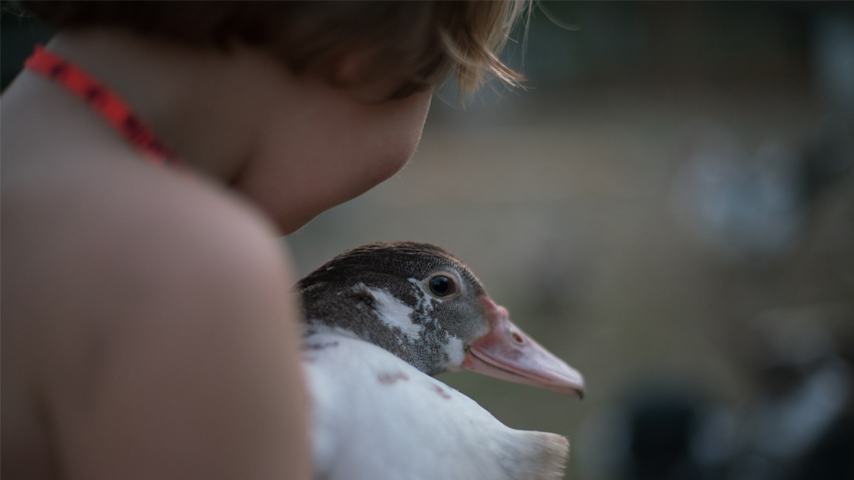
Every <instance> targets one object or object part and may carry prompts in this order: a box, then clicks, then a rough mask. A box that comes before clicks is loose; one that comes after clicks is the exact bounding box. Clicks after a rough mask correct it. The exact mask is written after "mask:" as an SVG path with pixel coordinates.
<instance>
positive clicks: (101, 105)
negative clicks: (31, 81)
mask: <svg viewBox="0 0 854 480" xmlns="http://www.w3.org/2000/svg"><path fill="white" fill-rule="evenodd" d="M24 67H26V68H27V69H29V70H31V71H33V72H36V73H39V74H41V75H44V76H45V77H47V78H49V79H51V80H53V81H54V82H56V83H57V85H60V86H62V87H65V88H66V89H67V90H69V91H70V92H71V93H73V94H74V95H75V96H77V97H78V98H80V99H81V100H83V101H84V102H86V103H87V104H88V105H89V106H91V107H92V108H93V109H94V110H95V111H96V112H98V113H100V114H101V116H103V117H104V118H105V119H106V120H107V122H109V123H110V125H112V126H113V127H114V128H115V129H116V130H117V131H118V132H119V133H120V134H121V135H122V136H123V137H125V138H126V139H127V140H128V141H130V142H131V143H132V144H133V145H134V146H135V147H136V148H137V149H139V150H140V151H141V152H142V153H143V154H144V155H145V157H146V158H148V159H149V160H151V161H152V162H154V163H160V164H170V165H177V164H179V163H181V160H180V158H179V157H178V156H177V155H175V153H173V152H172V151H171V150H169V149H168V148H167V147H166V146H165V145H163V143H161V142H160V141H159V140H158V139H157V137H156V136H155V135H154V132H153V131H152V130H151V128H149V127H148V125H146V124H145V122H143V121H142V120H141V119H140V118H139V117H137V116H136V114H134V113H133V111H132V110H131V108H130V106H129V105H128V104H127V103H125V101H124V100H122V99H121V97H119V96H118V95H117V94H116V93H115V92H113V91H112V90H110V89H109V88H108V87H107V86H106V85H104V84H103V83H101V82H100V81H98V80H97V79H96V78H95V77H93V76H91V75H89V74H88V73H86V72H85V71H83V70H82V69H81V68H80V67H77V66H76V65H74V64H72V63H71V62H69V61H67V60H65V59H63V58H62V57H60V56H58V55H56V54H54V53H52V52H48V51H47V50H45V49H44V48H42V47H41V46H40V45H38V46H36V48H35V51H34V52H33V54H32V56H30V58H28V59H27V61H26V62H25V63H24Z"/></svg>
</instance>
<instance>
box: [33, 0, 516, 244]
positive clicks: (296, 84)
mask: <svg viewBox="0 0 854 480" xmlns="http://www.w3.org/2000/svg"><path fill="white" fill-rule="evenodd" d="M25 3H26V6H27V7H28V8H30V9H31V10H33V11H35V12H36V13H37V14H38V15H40V16H41V17H42V18H43V19H44V20H46V21H47V22H48V23H50V24H52V25H53V26H54V27H55V28H57V29H59V30H66V31H68V30H74V29H83V30H86V29H88V30H91V31H96V30H108V31H110V30H112V31H124V32H127V31H134V32H136V33H137V34H140V35H136V36H137V37H140V38H148V37H159V38H160V39H167V40H169V42H168V43H176V44H180V45H183V46H184V47H186V46H199V47H202V48H205V49H208V50H209V51H210V50H211V49H217V50H219V51H221V52H222V55H217V56H220V57H222V58H223V63H222V66H223V69H220V70H217V71H215V72H209V73H210V75H207V76H205V77H202V78H204V81H206V82H207V81H218V79H220V78H229V79H232V80H234V79H236V80H234V81H233V82H232V83H231V85H232V86H233V87H229V88H228V89H226V90H224V91H223V90H222V89H220V90H217V92H219V95H217V96H215V97H210V96H208V97H204V98H202V99H201V101H203V102H205V103H204V104H203V105H201V104H197V105H199V107H200V108H199V109H198V110H199V111H209V110H210V109H211V108H216V106H217V105H218V104H222V103H224V102H229V101H231V102H234V101H235V99H236V98H238V97H237V95H235V94H234V93H232V92H236V91H238V90H239V91H240V92H241V95H242V96H241V97H239V98H240V99H241V105H242V106H240V107H239V108H236V109H235V110H233V111H232V114H231V117H232V119H231V120H232V122H234V119H235V118H237V117H240V119H242V120H243V121H242V122H241V123H242V125H235V126H237V127H242V128H243V130H241V131H242V132H243V134H245V138H248V137H250V136H251V137H252V139H253V140H252V151H251V153H247V157H246V158H247V160H246V162H245V163H244V164H243V165H240V167H239V168H235V169H234V170H235V171H239V175H238V176H236V177H234V178H227V179H223V180H224V181H225V182H226V183H228V184H229V185H231V186H232V187H234V188H235V189H236V190H238V191H241V192H242V193H244V194H245V195H247V196H248V197H249V198H251V199H252V200H253V201H254V202H255V203H256V204H257V205H258V206H259V207H261V209H262V210H264V212H265V213H266V214H267V215H268V216H269V217H270V218H271V219H273V220H274V221H275V222H276V223H277V224H278V225H279V227H280V228H281V230H282V231H283V232H284V233H290V232H292V231H294V230H296V229H297V228H299V227H301V226H302V225H304V224H305V223H307V222H308V221H309V220H311V219H312V218H313V217H314V216H316V215H317V214H319V213H321V212H322V211H324V210H326V209H328V208H330V207H333V206H335V205H337V204H339V203H342V202H344V201H347V200H349V199H352V198H354V197H356V196H358V195H360V194H362V193H364V192H365V191H367V190H369V189H370V188H372V187H374V186H375V185H377V184H379V183H380V182H382V181H383V180H385V179H387V178H389V177H390V176H391V175H393V174H394V173H395V172H397V171H398V170H399V169H400V168H401V167H402V166H403V165H404V164H405V163H406V161H407V160H408V159H409V157H410V156H411V155H412V153H413V152H414V150H415V147H416V145H417V144H418V141H419V139H420V135H421V128H422V126H423V123H424V118H425V116H426V114H427V109H428V107H429V103H430V93H431V90H432V88H433V87H434V86H435V85H437V84H438V83H439V82H441V81H442V80H443V79H444V78H446V77H447V75H448V73H450V72H452V71H453V72H454V73H455V74H456V77H457V79H458V83H459V85H460V88H461V90H463V91H464V92H465V91H471V90H474V89H475V88H476V87H477V85H478V84H479V83H480V82H482V81H483V80H484V78H485V77H487V76H489V75H494V76H497V77H499V78H500V79H502V80H504V81H506V82H508V83H514V82H515V81H517V80H518V79H519V75H518V74H516V73H515V72H513V71H512V70H510V69H509V68H507V67H506V66H505V65H503V64H502V63H501V61H500V59H499V53H500V49H501V47H502V46H503V43H504V41H505V40H506V34H507V32H506V30H507V29H508V28H509V27H510V26H511V25H512V22H513V21H514V20H515V19H516V18H517V17H518V16H519V14H520V11H521V10H522V8H523V6H524V5H525V4H526V3H527V0H508V1H506V2H487V1H476V0H475V1H465V2H448V1H435V2H410V1H406V2H361V1H358V2H253V1H247V2H122V1H118V2H25ZM104 27H106V28H104ZM84 33H85V32H84ZM182 50H187V51H190V52H195V50H194V49H193V48H182ZM271 59H272V61H271ZM105 61H109V60H105ZM282 63H284V64H285V65H286V66H287V67H288V68H280V67H281V65H282ZM236 66H239V71H238V72H237V73H235V70H234V69H235V68H236ZM226 69H228V71H230V72H231V73H230V74H226ZM195 90H198V88H195ZM246 92H248V93H246ZM187 93H188V95H187V96H188V97H191V96H192V94H193V92H189V91H188V92H187ZM245 105H250V106H251V108H255V110H251V111H250V110H249V108H250V107H246V106H245ZM256 107H257V108H256ZM234 112H237V113H234ZM191 121H206V119H205V118H193V119H191ZM184 124H186V122H185V123H184ZM250 124H251V125H252V129H251V131H250V130H247V129H248V128H249V127H247V125H250ZM200 130H201V131H204V130H203V129H199V128H196V131H200ZM209 131H211V132H213V131H216V130H214V129H210V130H209ZM219 131H222V129H219ZM201 141H203V142H205V143H206V144H208V145H209V146H214V145H217V144H218V142H223V141H224V140H222V139H221V138H218V137H217V136H216V135H213V134H210V135H208V137H205V138H204V139H203V140H201ZM177 150H178V153H179V154H180V153H182V152H181V150H180V149H177ZM222 150H224V149H222ZM208 151H210V149H208ZM187 157H188V158H187V160H188V163H192V162H193V160H194V159H193V158H189V157H190V156H189V155H187Z"/></svg>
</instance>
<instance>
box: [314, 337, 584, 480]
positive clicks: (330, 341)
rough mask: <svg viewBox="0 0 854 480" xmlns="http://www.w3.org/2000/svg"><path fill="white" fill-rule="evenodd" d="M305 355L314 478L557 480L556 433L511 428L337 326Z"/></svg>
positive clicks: (560, 457)
mask: <svg viewBox="0 0 854 480" xmlns="http://www.w3.org/2000/svg"><path fill="white" fill-rule="evenodd" d="M308 345H309V347H308V348H307V350H306V353H305V362H304V363H305V367H306V368H305V371H306V373H307V379H308V382H309V386H310V391H311V396H312V397H311V398H312V406H313V411H312V420H313V425H314V427H313V432H312V434H313V447H314V461H315V469H316V471H317V476H318V478H325V479H345V478H346V479H352V480H378V479H401V480H422V479H424V480H427V479H447V480H455V479H460V480H463V479H466V480H471V479H493V480H500V479H520V480H522V479H526V480H527V479H557V478H561V476H562V471H563V464H564V462H565V459H566V456H567V453H568V449H569V445H568V443H567V441H566V439H565V438H564V437H562V436H560V435H555V434H550V433H539V432H525V431H519V430H514V429H511V428H509V427H507V426H505V425H504V424H502V423H501V422H499V421H498V420H497V419H496V418H495V417H493V416H492V415H491V414H490V413H489V412H487V411H486V410H485V409H483V408H482V407H481V406H480V405H478V404H477V403H476V402H475V401H474V400H472V399H470V398H468V397H467V396H465V395H463V394H461V393H460V392H458V391H456V390H455V389H453V388H451V387H449V386H447V385H446V384H444V383H442V382H440V381H439V380H436V379H435V378H433V377H430V376H429V375H426V374H424V373H423V372H421V371H420V370H418V369H416V368H415V367H413V366H412V365H410V364H409V363H407V362H405V361H403V360H401V359H400V358H398V357H396V356H395V355H393V354H391V353H390V352H388V351H386V350H383V349H382V348H379V347H377V346H375V345H372V344H370V343H368V342H365V341H364V340H360V339H356V338H352V337H349V336H346V335H342V334H340V333H335V332H330V333H322V334H315V335H313V336H312V337H311V339H310V341H309V343H308Z"/></svg>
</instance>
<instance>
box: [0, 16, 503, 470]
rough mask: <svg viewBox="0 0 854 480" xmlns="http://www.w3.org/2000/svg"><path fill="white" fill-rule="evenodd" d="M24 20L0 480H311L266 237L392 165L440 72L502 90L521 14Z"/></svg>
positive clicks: (414, 137)
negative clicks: (39, 25) (109, 99)
mask: <svg viewBox="0 0 854 480" xmlns="http://www.w3.org/2000/svg"><path fill="white" fill-rule="evenodd" d="M28 7H29V8H31V9H32V10H34V11H35V12H36V13H37V14H39V15H40V16H41V17H42V18H43V19H44V20H46V21H47V22H48V23H51V24H53V26H54V27H55V28H57V29H58V31H59V34H58V35H57V36H56V37H55V38H54V39H53V40H52V41H51V42H50V44H49V45H48V46H47V47H46V52H42V53H41V54H37V55H36V56H35V57H33V63H31V64H30V68H29V69H28V70H26V71H25V72H24V73H23V74H22V75H21V76H20V77H19V78H18V79H17V80H16V82H15V83H14V84H13V85H11V86H10V88H9V89H8V90H7V93H6V94H5V95H4V97H3V110H4V111H3V132H2V133H3V144H2V158H3V192H2V194H3V199H2V205H3V211H2V215H3V229H2V231H3V233H2V235H3V237H2V243H3V259H2V275H3V279H4V288H3V300H4V301H3V307H2V308H3V311H2V314H3V337H2V338H3V340H2V342H3V344H2V351H3V358H2V380H3V388H2V406H3V418H2V420H3V421H2V476H3V478H5V479H9V480H11V479H14V478H59V477H63V478H110V479H113V478H206V479H215V478H294V479H305V478H309V477H310V472H311V468H310V464H309V462H310V455H309V451H308V441H307V438H306V435H307V434H306V432H307V425H306V409H307V405H306V401H305V393H304V386H303V384H302V380H301V374H300V371H299V358H298V333H297V322H298V321H299V314H298V313H297V308H296V306H295V305H294V302H295V299H294V298H293V297H291V296H289V295H287V294H286V292H288V291H289V290H290V288H291V285H292V284H293V283H294V281H295V279H294V278H293V275H292V273H291V270H290V267H289V262H288V257H287V252H283V250H282V248H281V245H280V244H279V243H278V242H277V241H276V240H275V237H276V236H277V235H279V234H288V233H291V232H293V231H295V230H296V229H298V228H300V227H301V226H302V225H304V224H305V223H306V222H308V221H309V220H310V219H311V218H313V217H314V216H316V215H317V214H318V213H320V212H322V211H323V210H325V209H327V208H330V207H332V206H334V205H337V204H339V203H341V202H344V201H346V200H349V199H351V198H353V197H356V196H358V195H360V194H361V193H363V192H365V191H366V190H368V189H370V188H371V187H373V186H375V185H376V184H378V183H380V182H382V181H383V180H385V179H386V178H388V177H389V176H391V175H392V174H394V172H396V171H398V170H399V169H400V168H401V167H402V166H403V164H404V163H405V162H406V161H407V160H408V158H409V157H410V155H411V154H412V153H413V151H414V149H415V146H416V145H417V143H418V140H419V138H420V134H421V128H422V125H423V122H424V118H425V115H426V113H427V109H428V106H429V103H430V95H431V90H432V88H433V86H434V85H436V84H437V83H438V82H439V81H440V80H441V79H442V78H443V77H444V76H445V75H446V73H447V72H448V71H450V70H453V71H454V72H455V74H456V75H457V78H458V81H459V83H460V85H461V88H462V89H464V90H470V89H472V88H473V87H475V86H476V85H477V84H478V83H479V81H480V80H481V79H482V78H483V76H484V75H485V74H488V73H491V74H494V75H497V76H499V77H500V78H502V79H504V80H506V81H508V82H511V83H512V82H513V81H515V80H517V79H518V77H517V76H516V74H515V73H514V72H512V71H510V70H509V69H507V68H506V67H505V66H504V65H502V64H501V62H500V61H499V60H498V57H497V52H498V51H499V50H500V48H501V46H502V43H503V40H504V38H505V37H504V36H503V35H504V34H505V31H506V28H508V26H509V25H510V24H511V23H512V20H513V19H514V18H516V17H517V16H518V14H519V10H520V5H519V4H518V3H516V2H508V3H493V2H477V1H472V2H426V3H421V2H403V3H399V4H398V3H383V2H380V3H364V2H355V3H329V2H318V3H310V2H309V3H267V2H245V3H225V2H216V3H211V4H207V3H198V2H175V3H169V2H164V3H160V2H156V3H155V2H88V3H87V2H57V3H47V2H33V3H32V4H28ZM502 29H504V30H505V31H502ZM45 62H47V63H45ZM50 62H54V63H50ZM45 64H47V65H49V66H50V68H47V67H44V65H45ZM39 65H41V66H42V67H44V68H42V67H39ZM39 68H42V70H39ZM45 68H46V69H45ZM69 70H73V71H74V72H85V73H86V74H88V75H90V76H91V77H93V80H92V81H93V82H96V83H95V85H96V87H97V88H92V87H91V84H90V86H89V87H87V88H89V90H85V91H83V93H80V92H78V93H77V95H79V96H83V97H85V100H86V101H82V100H81V99H80V98H77V97H75V95H73V94H69V93H70V92H69V89H72V88H73V85H72V84H74V82H75V81H72V80H69V77H68V76H66V73H67V71H69ZM75 74H77V73H75ZM78 78H79V76H78ZM87 78H88V77H87ZM105 91H107V92H109V91H112V92H114V93H115V94H116V95H117V98H120V99H121V100H123V103H122V102H120V104H121V105H125V104H126V105H127V106H128V109H129V110H128V112H127V115H128V117H127V118H130V119H132V120H133V121H134V123H135V126H136V127H138V128H139V129H141V130H142V131H143V132H144V133H145V134H150V135H151V139H150V140H151V141H152V142H154V141H155V140H154V137H155V136H156V143H157V145H158V146H161V147H163V148H161V149H159V150H158V149H156V148H155V149H154V153H155V154H157V153H162V152H163V151H166V147H168V150H169V151H171V152H173V153H172V154H170V155H169V156H166V157H163V158H168V159H170V160H174V159H175V158H178V157H179V158H180V159H181V165H180V166H179V167H169V166H163V165H159V166H158V165H152V163H150V162H146V160H145V158H146V157H151V156H152V149H151V148H143V147H139V142H136V140H138V139H135V138H131V137H133V135H131V136H130V137H128V138H131V140H134V142H131V141H129V140H128V138H123V136H122V135H123V134H124V135H125V136H126V137H127V132H126V131H120V130H117V129H116V128H114V127H113V126H111V125H110V122H108V121H105V119H104V118H103V115H108V117H109V115H110V114H108V113H105V112H106V110H104V111H100V110H98V109H96V108H94V107H93V105H95V104H97V103H98V102H97V101H96V100H97V99H96V97H99V98H100V97H103V96H104V95H107V94H104V93H103V92H105ZM107 96H109V95H107ZM86 102H89V103H90V105H87V103H86ZM113 106H115V105H113ZM110 119H111V120H110V121H113V120H114V119H112V117H110ZM114 123H115V122H114ZM126 123H127V122H125V124H126ZM125 126H126V125H125ZM137 133H139V132H137ZM135 146H136V147H139V148H135ZM149 146H150V145H149ZM140 148H142V149H141V150H140ZM173 154H174V155H173Z"/></svg>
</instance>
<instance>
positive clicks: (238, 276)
mask: <svg viewBox="0 0 854 480" xmlns="http://www.w3.org/2000/svg"><path fill="white" fill-rule="evenodd" d="M129 160H130V161H136V162H139V159H136V158H133V159H129ZM86 171H87V176H88V178H86V179H82V177H80V178H76V179H75V178H70V179H69V178H65V179H59V180H56V179H54V181H51V179H45V180H46V181H45V182H44V188H30V189H27V192H26V193H22V194H21V195H16V192H15V191H14V189H12V190H11V191H9V192H4V193H9V195H8V196H7V195H4V200H5V199H7V198H8V199H10V200H11V202H10V204H7V205H5V206H11V207H12V209H13V210H17V213H15V214H14V216H16V217H19V218H18V219H16V220H14V221H15V223H16V224H15V225H14V226H15V229H14V231H13V232H12V234H11V235H10V236H5V235H4V248H6V249H7V250H6V251H5V252H4V254H9V253H12V254H14V255H8V256H7V255H4V272H3V273H4V276H6V275H7V274H10V278H9V280H14V281H10V283H9V286H10V288H12V289H14V290H16V291H18V292H19V293H21V295H15V294H10V295H9V296H8V297H7V298H8V299H12V301H11V302H10V303H9V304H6V305H4V319H3V321H4V329H6V328H7V327H9V328H10V331H14V333H23V335H18V337H17V338H21V339H24V338H26V339H27V341H26V342H21V345H20V347H21V348H20V350H21V351H20V352H14V353H15V354H16V358H19V359H20V360H21V361H20V362H18V365H19V366H20V368H18V367H16V368H15V370H16V371H14V372H11V370H10V372H11V373H13V374H14V375H13V376H14V377H15V378H16V380H17V381H16V382H15V385H20V387H19V388H18V390H20V391H26V390H28V389H31V388H35V389H38V390H40V391H44V392H46V394H47V395H48V396H49V398H48V399H45V401H47V402H49V403H50V404H52V405H56V406H57V408H58V410H57V411H58V412H60V413H58V414H57V415H58V416H57V419H56V422H59V423H61V424H63V425H65V428H60V429H59V432H61V433H60V435H61V436H63V437H64V438H61V439H59V441H61V442H63V443H64V444H71V445H77V444H81V445H82V443H80V442H84V443H85V442H93V445H94V444H98V442H101V441H102V440H103V441H104V442H101V445H113V446H115V448H116V449H120V448H121V449H124V450H123V451H118V450H116V451H113V452H111V454H112V455H115V456H116V458H130V457H136V458H140V459H141V458H144V457H149V458H157V457H161V456H162V457H163V458H166V457H168V455H169V454H170V453H169V452H168V451H166V450H163V449H161V448H160V447H158V444H161V445H162V442H145V441H141V440H140V441H137V440H134V438H137V439H140V438H141V439H144V438H158V437H160V438H168V437H169V436H170V431H173V430H174V431H176V432H178V431H180V432H187V431H196V430H194V428H195V427H201V426H203V425H207V424H212V423H216V422H218V421H221V420H222V419H229V421H230V422H231V421H232V420H233V422H232V423H233V424H229V425H226V424H221V423H220V424H218V425H220V426H221V427H222V428H224V429H225V430H224V431H222V432H219V433H221V434H222V435H215V437H218V438H223V437H225V436H228V435H229V429H231V428H233V427H235V425H237V423H239V422H246V421H254V419H255V418H256V417H252V418H248V417H246V415H243V414H241V413H240V412H236V411H233V410H232V409H230V408H229V405H242V406H244V407H245V406H246V405H254V406H253V407H251V408H249V410H247V411H251V410H252V409H253V408H257V409H261V410H264V409H266V410H267V412H266V413H268V414H269V415H263V416H262V417H261V418H266V419H269V418H274V417H275V416H276V415H279V414H281V416H282V417H286V415H284V412H278V411H277V410H276V409H277V408H284V407H273V406H275V405H276V404H277V403H282V404H290V405H292V403H293V401H292V400H288V398H289V397H288V395H289V394H288V393H287V392H286V391H285V390H284V389H278V390H277V389H276V388H273V389H272V390H271V389H270V386H269V385H266V386H265V385H262V384H260V383H259V382H257V381H256V380H258V379H261V378H265V377H263V376H260V375H259V374H258V371H259V369H260V370H263V369H271V366H275V365H284V364H288V362H286V361H285V358H284V356H285V355H287V353H286V352H288V351H290V352H294V351H296V348H290V349H289V348H283V347H288V346H290V344H295V342H296V340H295V338H294V337H295V335H294V331H293V329H294V323H295V321H296V319H297V318H298V317H297V315H296V313H295V310H294V308H293V306H292V301H291V300H290V298H289V295H288V291H289V289H290V286H291V282H292V279H291V278H290V273H289V270H288V265H287V259H286V255H285V253H284V251H283V249H282V247H281V246H280V245H279V243H278V242H277V241H276V240H275V237H274V234H273V233H274V232H273V230H272V227H271V226H270V225H269V224H268V223H267V222H266V220H264V218H263V217H262V216H261V215H259V214H256V213H255V211H254V210H253V209H252V208H251V207H249V206H248V204H245V203H244V202H242V201H241V200H240V199H239V198H237V197H235V196H233V194H229V193H226V191H225V190H222V189H220V188H218V187H215V186H212V185H210V184H208V183H207V182H205V181H204V180H199V179H194V178H191V177H188V176H183V175H180V174H175V172H169V171H166V170H163V171H158V170H156V169H152V168H151V167H150V166H148V165H144V164H129V163H127V162H125V163H124V164H122V163H120V164H119V166H118V167H117V168H107V169H97V168H87V169H86ZM5 212H6V210H5V209H4V213H5ZM4 226H5V225H4ZM4 233H6V232H4ZM7 240H9V242H8V243H7ZM10 249H11V250H10ZM7 260H8V262H7ZM4 293H6V292H4ZM11 293H14V292H11ZM4 296H5V295H4ZM4 333H6V332H4ZM5 346H6V345H5V344H4V347H5ZM253 372H255V373H253ZM6 373H7V369H6V368H4V380H5V377H6ZM282 373H283V375H282V377H281V378H282V384H283V385H288V384H287V381H297V380H296V379H295V378H289V376H290V377H294V376H295V375H297V374H296V373H295V372H282ZM216 385H229V388H228V389H227V391H225V392H223V391H217V388H220V387H216ZM18 390H16V391H18ZM163 392H168V393H169V395H164V393H163ZM211 395H214V396H215V395H224V396H225V397H223V402H215V403H213V404H212V403H211V402H209V401H208V400H207V399H209V398H215V397H211ZM226 397H227V398H226ZM259 402H260V403H259ZM98 405H110V406H111V408H110V409H108V410H104V409H102V408H100V407H98ZM143 405H145V408H142V409H141V406H143ZM244 407H241V409H244ZM274 410H276V411H274ZM146 412H148V413H146ZM190 413H192V415H190ZM81 415H87V417H86V418H87V420H86V422H87V423H85V424H81V423H80V420H81V418H83V417H81ZM152 415H157V416H159V417H157V418H156V417H153V416H152ZM253 415H255V414H253ZM117 418H121V419H122V421H121V422H116V419H117ZM188 419H191V420H188ZM153 420H156V421H153ZM267 421H269V420H267ZM188 422H191V423H192V422H196V423H198V425H188V424H187V423H188ZM24 423H27V422H24ZM75 425H78V426H79V425H89V427H87V428H90V427H95V428H97V429H99V430H98V432H99V433H98V434H96V435H94V436H93V434H92V432H89V433H86V432H84V431H82V430H80V429H79V428H76V427H75ZM112 425H122V431H115V430H114V429H113V427H112ZM102 427H103V428H102ZM256 427H257V430H256V431H257V432H258V433H259V434H258V435H257V436H256V438H255V439H254V440H250V442H252V443H254V442H256V441H257V445H256V446H258V448H268V447H265V446H264V444H265V442H266V443H270V442H269V440H270V439H269V438H264V437H265V434H266V432H268V431H270V432H273V431H275V429H277V428H282V426H280V425H261V424H258V425H256ZM218 428H219V427H218ZM19 429H20V431H21V432H27V431H35V430H39V429H40V427H38V426H36V425H35V424H29V425H24V424H22V425H21V426H20V427H19ZM34 429H35V430H34ZM198 431H199V432H202V431H204V429H203V428H199V429H198ZM21 435H22V438H27V437H28V436H30V435H31V434H27V433H22V434H21ZM98 435H101V437H102V438H95V437H97V436H98ZM134 436H136V437H134ZM125 437H127V438H125ZM117 438H121V439H126V440H128V441H126V442H125V441H118V442H117V441H114V440H116V439H117ZM4 440H5V439H4ZM10 440H12V441H13V443H14V441H15V439H10ZM185 440H187V442H186V444H187V445H193V444H198V442H202V443H204V442H213V443H215V444H216V445H213V448H214V449H218V448H227V447H228V445H227V442H224V441H222V440H217V441H213V440H205V439H203V438H194V439H189V438H188V439H185ZM128 446H131V447H132V448H134V449H135V450H133V451H130V450H127V448H128ZM280 447H282V446H281V445H280ZM33 448H36V449H38V447H37V446H35V445H34V446H33ZM102 448H104V447H102ZM164 448H166V447H164ZM84 450H85V449H84ZM161 450H162V451H161ZM222 453H223V455H222V458H223V459H227V460H229V461H235V462H237V461H239V459H235V458H234V455H230V454H226V452H224V451H223V452H222ZM140 461H142V460H140ZM223 461H225V460H223ZM214 463H215V462H214ZM139 466H140V468H143V467H144V465H143V464H142V463H141V464H140V465H139ZM196 467H198V468H199V471H200V472H201V471H205V470H206V469H213V468H225V466H223V465H220V466H218V467H216V466H214V465H207V464H199V465H197V466H196ZM164 468H167V467H164ZM84 473H85V472H84ZM90 473H91V472H90ZM84 476H85V475H84Z"/></svg>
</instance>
